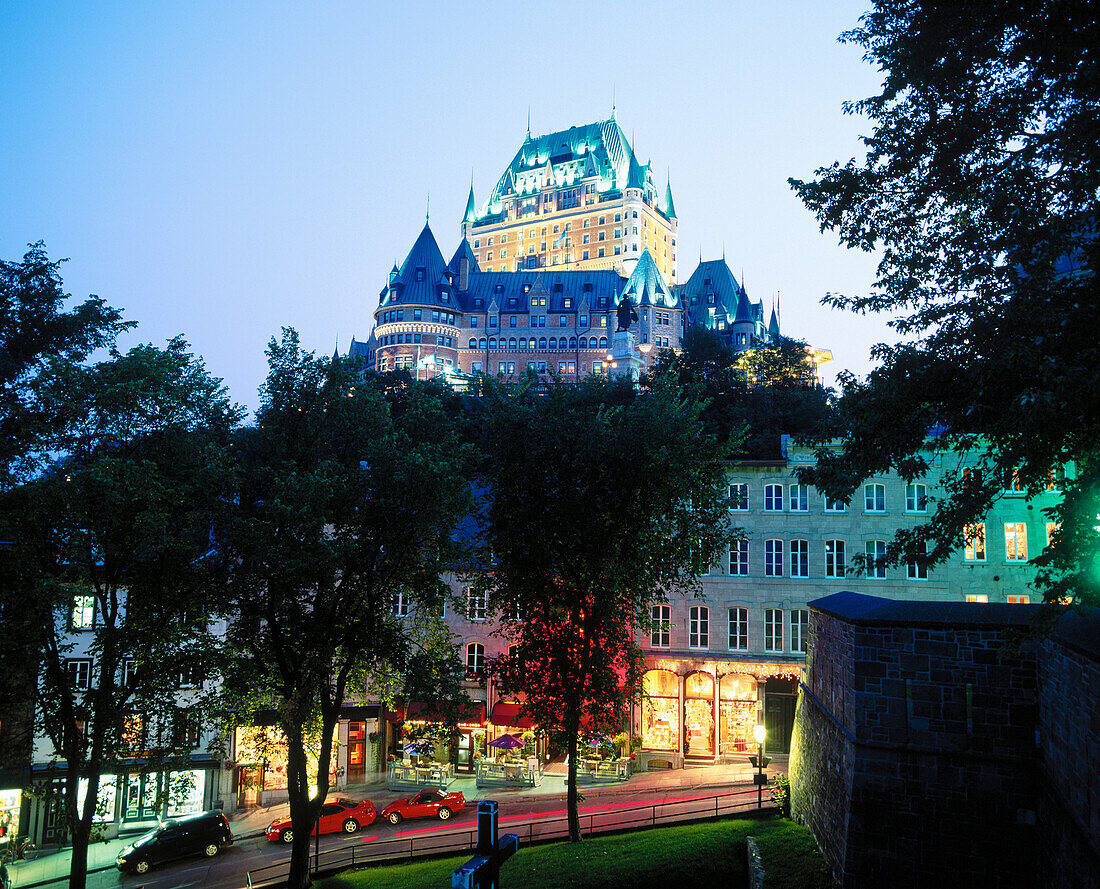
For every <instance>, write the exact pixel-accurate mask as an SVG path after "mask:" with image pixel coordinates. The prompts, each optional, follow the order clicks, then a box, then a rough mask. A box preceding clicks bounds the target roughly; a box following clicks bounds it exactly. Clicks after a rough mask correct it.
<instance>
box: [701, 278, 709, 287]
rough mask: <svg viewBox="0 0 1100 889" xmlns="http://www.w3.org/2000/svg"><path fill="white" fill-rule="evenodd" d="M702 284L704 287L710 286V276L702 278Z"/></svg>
mask: <svg viewBox="0 0 1100 889" xmlns="http://www.w3.org/2000/svg"><path fill="white" fill-rule="evenodd" d="M703 284H704V286H706V287H710V278H704V279H703Z"/></svg>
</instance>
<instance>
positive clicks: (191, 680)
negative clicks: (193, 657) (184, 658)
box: [179, 666, 202, 688]
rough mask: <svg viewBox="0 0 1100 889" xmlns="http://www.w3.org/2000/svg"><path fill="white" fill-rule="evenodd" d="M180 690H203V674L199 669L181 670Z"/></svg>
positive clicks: (191, 667)
mask: <svg viewBox="0 0 1100 889" xmlns="http://www.w3.org/2000/svg"><path fill="white" fill-rule="evenodd" d="M179 687H180V688H202V672H201V671H200V670H199V668H198V667H195V666H188V667H184V668H183V669H182V670H180V675H179Z"/></svg>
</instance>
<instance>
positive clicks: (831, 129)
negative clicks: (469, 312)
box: [0, 0, 891, 408]
mask: <svg viewBox="0 0 1100 889" xmlns="http://www.w3.org/2000/svg"><path fill="white" fill-rule="evenodd" d="M864 9H865V6H864V4H863V3H862V2H848V0H833V2H828V3H821V2H812V0H807V2H774V3H768V4H763V3H755V2H730V3H725V2H718V3H713V4H696V3H685V4H668V3H660V4H658V3H645V2H631V3H618V2H605V3H599V4H597V3H591V2H588V3H574V2H557V3H553V4H525V3H524V4H521V3H512V4H499V3H459V2H451V3H422V2H405V3H402V4H401V5H400V6H398V5H396V4H394V5H391V4H381V3H378V4H373V3H350V2H349V3H337V2H329V3H323V4H308V5H306V4H302V5H298V4H291V3H277V2H268V3H263V4H260V3H256V4H250V3H225V2H216V3H201V2H189V3H174V2H156V3H109V2H102V3H43V4H32V3H6V4H4V5H3V6H2V7H0V101H2V103H3V107H2V111H0V113H2V119H3V121H4V133H3V138H2V141H0V171H2V175H0V208H2V210H0V257H2V258H4V259H6V260H14V259H19V258H20V257H22V255H23V253H24V252H25V250H26V245H27V244H28V243H29V242H33V241H37V240H39V239H41V240H43V241H45V242H46V247H47V250H48V252H49V254H50V256H51V258H55V259H56V258H62V257H68V258H69V262H67V263H66V264H65V265H64V266H63V276H64V280H65V287H66V290H68V291H69V292H70V293H72V294H73V295H74V297H80V298H82V297H84V296H86V295H87V294H89V293H97V294H99V295H100V296H102V297H103V298H104V299H105V300H106V301H107V302H108V303H110V304H111V305H114V306H117V307H120V308H122V309H123V310H124V312H125V315H126V317H127V318H130V319H133V320H136V321H138V322H139V327H138V329H137V331H136V332H134V333H133V334H132V335H129V336H127V337H126V338H125V339H124V340H123V341H122V345H123V346H129V345H132V344H134V343H136V342H139V341H141V342H154V343H158V344H163V343H164V341H165V340H166V339H168V338H169V337H171V336H173V335H175V334H177V333H182V334H184V335H185V336H186V338H187V339H188V340H189V342H190V343H191V344H192V347H193V349H194V351H195V352H197V353H198V354H200V355H202V356H203V357H204V358H205V359H206V362H207V365H208V367H209V369H210V371H211V372H212V373H214V374H215V375H216V376H219V377H222V378H223V379H224V380H225V382H226V384H227V385H228V387H229V389H230V392H231V394H232V396H233V398H234V399H235V400H237V401H239V402H241V403H243V404H245V405H247V406H248V407H250V408H254V407H255V406H256V404H257V401H258V398H257V394H256V390H257V387H258V386H259V385H260V383H261V382H262V380H263V377H264V374H265V369H266V363H265V358H264V354H263V351H264V347H265V345H266V343H267V341H268V340H269V339H270V337H271V336H272V335H274V334H277V333H278V331H279V328H280V327H281V326H283V325H287V326H293V327H296V328H297V329H298V330H299V332H300V333H301V338H302V342H303V344H304V345H305V346H306V347H307V348H310V349H316V350H318V351H319V352H322V353H325V354H331V353H332V351H333V348H334V346H335V345H336V344H337V342H339V347H340V351H341V352H344V351H346V350H347V347H348V342H349V340H350V338H351V337H352V336H353V335H354V336H357V337H358V338H360V339H364V338H366V336H367V334H368V333H369V331H370V328H371V326H372V312H373V310H374V308H375V307H376V305H377V301H378V292H379V290H380V289H381V288H382V286H383V285H384V284H385V282H386V276H387V273H388V271H389V269H390V266H391V265H392V264H393V262H394V261H395V260H397V261H398V262H400V261H401V260H402V259H403V258H404V256H405V254H406V253H407V251H408V249H409V248H410V247H411V245H412V243H413V241H414V239H415V238H416V236H417V234H418V232H419V231H420V229H421V227H422V226H423V224H424V213H425V203H426V200H427V196H428V195H429V194H430V195H431V204H430V207H431V226H432V230H433V231H434V232H435V235H436V237H437V239H438V240H439V242H440V247H441V248H442V250H443V252H444V254H446V255H447V256H450V254H451V253H452V252H453V251H454V249H455V247H456V246H457V244H458V237H459V221H460V219H461V216H462V212H463V210H464V208H465V203H466V195H467V191H468V189H469V185H470V177H471V174H472V176H473V179H474V188H475V194H476V196H477V200H478V202H479V203H480V202H481V201H482V200H483V199H484V197H485V196H486V193H487V191H488V190H489V189H490V188H491V186H492V184H493V183H494V182H495V180H496V179H497V178H498V177H499V175H500V174H501V172H502V171H503V170H504V168H505V166H506V165H507V164H508V162H509V161H510V160H511V158H512V156H513V155H514V154H515V152H516V150H517V149H518V148H519V146H520V144H521V143H522V141H523V137H524V133H525V131H526V125H527V114H528V109H530V115H531V129H532V132H533V133H535V134H538V133H544V132H550V131H553V130H559V129H565V128H567V127H569V126H571V125H580V124H584V123H588V122H591V121H595V120H602V119H605V118H606V117H608V116H609V114H610V112H611V105H612V100H613V97H614V102H615V105H616V107H617V117H618V120H619V122H620V124H621V126H622V128H623V130H624V131H625V132H626V133H627V135H628V137H631V140H632V144H633V145H634V148H635V151H636V152H637V154H638V156H639V158H640V159H641V160H642V161H643V162H645V161H647V160H651V161H652V163H653V168H654V170H655V171H656V172H657V173H658V181H659V183H660V185H661V186H662V187H663V185H664V179H665V175H666V174H665V171H666V170H667V171H668V175H669V176H670V177H671V181H672V188H673V193H674V197H675V202H676V209H677V212H678V214H679V235H678V265H679V274H680V278H681V280H686V279H687V277H688V276H689V275H690V274H691V272H692V270H693V269H694V268H695V264H696V262H697V260H698V257H699V254H700V252H701V253H702V255H703V258H704V259H715V258H718V257H720V256H722V254H723V250H724V252H725V256H726V259H727V261H728V262H729V265H730V267H731V268H732V269H733V271H734V273H735V274H736V275H737V277H738V278H739V279H740V277H741V276H742V273H743V274H744V277H745V283H746V285H747V288H748V292H749V296H750V297H751V298H752V299H753V300H760V299H763V300H764V302H765V304H766V305H767V306H770V305H771V302H772V300H773V298H774V297H775V295H776V293H781V308H782V320H783V330H784V333H786V334H787V335H789V336H794V337H798V338H801V339H806V340H808V341H809V342H811V343H813V344H814V345H817V346H821V347H824V348H829V349H831V350H832V351H833V354H834V356H835V359H836V360H835V362H834V363H833V364H832V365H830V366H828V367H826V368H824V371H825V375H826V381H827V382H830V383H831V382H832V380H833V378H834V376H835V373H836V371H838V370H840V369H842V368H848V369H850V370H852V371H854V372H856V373H859V374H863V373H866V372H867V370H868V369H869V368H870V366H871V365H870V359H869V354H868V353H869V349H870V346H871V345H872V344H873V343H875V342H878V341H880V340H883V339H888V338H890V337H891V334H890V331H889V330H887V329H886V327H885V319H882V318H862V317H858V316H854V315H851V314H847V313H844V314H841V313H838V312H834V311H833V310H830V309H827V308H825V307H824V306H821V305H820V299H821V297H822V295H824V294H825V293H826V292H827V291H832V292H842V293H865V292H867V290H868V289H869V288H870V285H871V282H872V281H873V278H874V266H875V262H876V259H875V257H874V256H872V255H868V254H862V253H855V252H852V251H849V250H846V249H844V248H842V247H840V246H838V244H837V238H836V236H835V235H834V234H831V233H826V234H821V233H820V232H819V231H818V226H817V223H816V221H815V220H814V218H813V217H812V216H811V215H810V213H809V212H808V211H807V210H806V209H805V208H804V207H803V206H802V204H801V203H800V202H799V201H798V199H797V198H796V197H795V196H794V194H793V193H792V192H791V190H790V188H789V187H788V185H787V177H788V176H796V177H800V178H806V177H808V176H810V175H811V174H812V171H813V169H814V168H815V167H816V166H821V165H825V164H828V163H830V162H832V161H833V160H838V159H840V160H846V159H847V158H849V157H852V156H853V155H862V152H861V149H860V144H859V142H858V141H857V137H858V136H859V135H860V134H861V133H867V132H869V130H870V125H869V123H868V122H867V121H865V120H863V119H860V118H857V117H846V116H844V115H843V114H842V111H841V104H842V102H843V101H844V100H846V99H859V98H863V97H865V96H868V95H872V94H874V93H875V92H876V91H877V88H878V85H879V82H880V77H879V75H878V72H876V71H875V70H874V69H873V68H871V67H870V66H869V65H867V64H866V63H865V62H863V61H862V60H861V50H860V48H859V47H856V46H844V45H841V44H839V43H838V42H837V39H836V38H837V36H838V35H839V34H840V33H841V32H842V31H844V30H847V29H848V28H851V27H853V26H855V24H856V23H857V20H858V17H859V15H860V13H861V12H863V11H864Z"/></svg>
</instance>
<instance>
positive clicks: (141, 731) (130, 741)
mask: <svg viewBox="0 0 1100 889" xmlns="http://www.w3.org/2000/svg"><path fill="white" fill-rule="evenodd" d="M122 744H123V746H124V747H125V748H127V749H129V750H140V749H141V748H142V747H144V746H145V717H144V716H142V715H141V714H140V713H130V714H128V715H126V716H123V717H122Z"/></svg>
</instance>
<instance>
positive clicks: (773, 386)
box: [645, 327, 833, 459]
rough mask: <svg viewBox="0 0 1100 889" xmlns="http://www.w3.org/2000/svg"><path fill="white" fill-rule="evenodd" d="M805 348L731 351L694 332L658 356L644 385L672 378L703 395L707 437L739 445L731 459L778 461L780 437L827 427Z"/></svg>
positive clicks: (797, 343)
mask: <svg viewBox="0 0 1100 889" xmlns="http://www.w3.org/2000/svg"><path fill="white" fill-rule="evenodd" d="M808 349H809V347H808V346H807V345H806V343H805V342H803V341H802V340H795V339H790V338H788V337H780V338H779V340H778V342H777V343H774V344H772V345H769V346H759V347H756V348H753V349H750V350H749V351H747V352H742V353H737V352H734V351H733V349H731V348H730V347H729V346H728V345H726V343H725V342H723V340H722V339H721V338H720V337H719V336H718V334H717V333H716V332H715V331H713V330H709V329H707V328H703V327H692V328H688V330H686V331H685V332H684V338H683V342H682V349H681V351H679V352H675V351H673V350H671V349H668V350H662V352H661V353H660V355H659V356H658V361H657V364H656V366H655V368H654V369H653V370H652V371H651V372H650V374H649V375H648V376H647V378H646V381H645V382H646V385H647V386H648V385H650V384H651V381H656V380H661V379H667V380H672V381H675V384H676V385H678V386H680V387H681V388H690V390H691V391H693V392H696V393H698V394H700V395H701V396H703V397H704V398H705V399H706V406H705V407H704V409H703V422H704V425H705V427H706V430H707V432H708V433H709V434H711V435H714V436H715V437H717V438H718V439H719V440H720V441H726V440H728V439H729V438H730V437H731V436H732V437H733V438H734V440H737V441H740V445H739V448H738V449H737V450H736V451H734V453H735V454H736V456H739V457H743V458H748V459H776V458H777V457H779V451H780V436H782V435H793V436H804V435H810V434H812V433H816V432H819V431H821V430H824V429H829V428H831V427H830V426H829V423H830V421H831V419H832V411H831V408H830V398H831V396H832V394H833V392H832V390H831V389H825V388H824V387H822V386H821V385H819V384H818V382H817V376H816V371H815V368H814V366H813V363H812V361H810V360H809V358H808Z"/></svg>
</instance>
